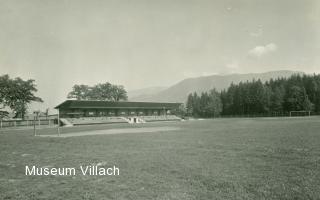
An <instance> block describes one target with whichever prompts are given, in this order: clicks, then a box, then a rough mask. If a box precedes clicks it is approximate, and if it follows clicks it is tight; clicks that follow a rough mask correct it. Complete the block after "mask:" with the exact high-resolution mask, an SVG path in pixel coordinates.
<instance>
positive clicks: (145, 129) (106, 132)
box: [39, 126, 180, 138]
mask: <svg viewBox="0 0 320 200" xmlns="http://www.w3.org/2000/svg"><path fill="white" fill-rule="evenodd" d="M179 129H180V128H178V127H169V126H163V127H142V128H121V129H106V130H95V131H83V132H77V133H64V134H61V135H60V136H58V135H39V137H64V138H65V137H76V136H88V135H110V134H122V133H151V132H162V131H175V130H179Z"/></svg>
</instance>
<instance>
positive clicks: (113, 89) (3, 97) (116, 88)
mask: <svg viewBox="0 0 320 200" xmlns="http://www.w3.org/2000/svg"><path fill="white" fill-rule="evenodd" d="M37 91H38V90H37V88H36V84H35V80H33V79H29V80H23V79H21V78H20V77H17V78H11V77H9V75H2V76H0V119H3V118H4V117H8V114H9V112H8V110H11V111H13V112H14V114H15V116H14V118H22V119H24V117H25V115H26V113H27V109H28V105H29V104H30V103H31V102H43V100H42V99H41V98H40V97H37V96H36V95H35V93H36V92H37ZM67 98H75V99H77V100H104V101H122V100H127V99H128V96H127V91H126V90H125V89H124V87H123V86H121V85H113V84H111V83H109V82H106V83H99V84H96V85H94V86H88V85H74V86H73V88H72V91H71V92H69V94H68V96H67ZM46 115H48V109H47V110H46Z"/></svg>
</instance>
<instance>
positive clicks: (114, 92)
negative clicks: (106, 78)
mask: <svg viewBox="0 0 320 200" xmlns="http://www.w3.org/2000/svg"><path fill="white" fill-rule="evenodd" d="M111 100H112V101H120V100H124V101H126V100H128V96H127V91H126V90H125V89H124V87H123V86H122V85H113V86H112V87H111Z"/></svg>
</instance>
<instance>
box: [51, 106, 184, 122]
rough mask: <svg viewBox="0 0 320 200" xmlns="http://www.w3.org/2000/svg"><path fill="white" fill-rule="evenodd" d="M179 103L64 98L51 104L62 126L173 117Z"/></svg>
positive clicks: (168, 118)
mask: <svg viewBox="0 0 320 200" xmlns="http://www.w3.org/2000/svg"><path fill="white" fill-rule="evenodd" d="M180 106H181V103H156V102H128V101H126V102H110V101H84V100H66V101H64V102H63V103H61V104H59V105H58V106H56V107H55V109H58V113H59V117H60V122H61V123H62V124H63V125H65V126H73V125H87V124H108V123H146V122H152V121H177V120H181V118H179V117H177V116H175V115H174V114H175V111H176V110H177V109H178V108H179V107H180Z"/></svg>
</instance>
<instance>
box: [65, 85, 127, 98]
mask: <svg viewBox="0 0 320 200" xmlns="http://www.w3.org/2000/svg"><path fill="white" fill-rule="evenodd" d="M67 98H69V99H71V98H72V99H77V100H101V101H121V100H124V101H126V100H128V96H127V91H126V90H125V89H124V87H123V86H122V85H113V84H111V83H109V82H106V83H99V84H96V85H94V86H88V85H74V86H73V88H72V91H71V92H69V94H68V96H67Z"/></svg>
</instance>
